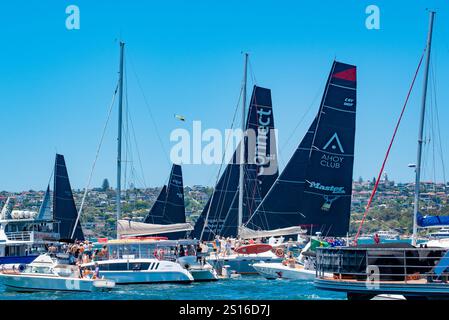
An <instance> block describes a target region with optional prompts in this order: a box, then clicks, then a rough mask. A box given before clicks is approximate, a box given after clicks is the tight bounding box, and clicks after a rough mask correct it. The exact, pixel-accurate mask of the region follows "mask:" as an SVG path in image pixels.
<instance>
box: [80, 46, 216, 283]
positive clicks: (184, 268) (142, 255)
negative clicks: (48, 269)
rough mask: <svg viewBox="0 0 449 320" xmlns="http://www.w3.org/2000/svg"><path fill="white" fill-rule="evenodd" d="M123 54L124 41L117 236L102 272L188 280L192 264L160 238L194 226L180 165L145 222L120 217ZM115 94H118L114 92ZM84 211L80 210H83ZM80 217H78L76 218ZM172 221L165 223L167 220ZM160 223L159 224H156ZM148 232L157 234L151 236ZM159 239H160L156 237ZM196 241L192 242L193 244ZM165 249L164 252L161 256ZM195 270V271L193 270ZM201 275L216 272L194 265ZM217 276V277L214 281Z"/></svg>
mask: <svg viewBox="0 0 449 320" xmlns="http://www.w3.org/2000/svg"><path fill="white" fill-rule="evenodd" d="M124 54H125V44H124V43H123V42H120V69H119V80H118V90H117V91H116V93H117V92H118V95H119V103H118V109H119V110H118V111H119V112H118V113H119V116H118V139H117V142H118V143H117V188H116V210H117V212H116V214H117V220H116V221H117V239H116V240H112V241H108V243H107V244H106V245H107V247H108V249H109V255H108V258H107V259H105V260H101V261H97V263H98V267H99V269H100V274H104V275H106V276H107V278H108V279H111V280H113V281H115V282H116V283H117V284H138V283H139V284H141V283H161V282H176V283H189V282H192V281H194V277H193V276H192V273H191V272H190V271H189V268H188V267H190V266H189V265H188V264H187V263H185V264H184V265H181V264H180V263H178V261H176V260H173V259H167V257H168V254H167V251H170V250H171V249H173V250H175V249H174V247H177V245H175V246H174V247H173V248H172V244H167V243H166V242H163V241H158V239H160V238H164V237H160V236H161V235H163V236H164V235H166V234H172V233H173V232H175V233H178V234H179V233H182V234H185V232H186V231H190V230H191V229H192V227H191V226H190V224H187V223H185V213H184V210H185V209H184V195H183V184H182V173H181V170H180V167H179V166H176V165H175V166H174V167H173V169H172V172H171V175H170V181H169V185H168V187H165V188H163V189H162V192H161V194H160V195H159V197H158V201H157V202H156V203H155V205H154V206H153V208H152V209H151V211H150V213H149V215H148V216H147V218H146V219H145V222H147V223H142V222H135V221H131V220H121V209H122V208H121V192H122V190H121V179H122V128H123V85H124V81H123V79H124ZM114 97H115V95H114ZM80 212H81V210H80ZM77 220H79V217H78V218H77ZM167 222H169V223H171V224H165V223H167ZM154 223H157V224H154ZM148 235H156V236H157V237H150V238H148V237H147V236H148ZM156 238H158V239H156ZM193 245H194V244H193V243H192V244H191V246H193ZM160 250H162V251H163V254H162V255H159V251H160ZM94 265H95V263H94V262H92V263H86V264H83V265H82V266H83V267H86V268H93V267H94ZM193 269H195V270H193ZM191 271H192V272H193V273H195V271H198V272H197V273H196V274H197V275H198V278H202V279H201V280H204V279H203V278H206V276H205V274H208V275H209V277H210V278H214V273H213V272H211V271H210V270H209V269H207V268H202V269H201V268H192V270H191ZM215 279H216V278H214V280H215Z"/></svg>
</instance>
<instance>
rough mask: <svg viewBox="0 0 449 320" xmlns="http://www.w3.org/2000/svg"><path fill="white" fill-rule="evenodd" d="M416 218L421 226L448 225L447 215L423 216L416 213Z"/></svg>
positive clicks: (448, 218) (448, 217)
mask: <svg viewBox="0 0 449 320" xmlns="http://www.w3.org/2000/svg"><path fill="white" fill-rule="evenodd" d="M417 220H418V221H417V222H418V226H420V227H421V228H430V227H442V226H449V216H423V215H422V214H420V213H418V217H417Z"/></svg>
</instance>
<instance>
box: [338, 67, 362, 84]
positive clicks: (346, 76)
mask: <svg viewBox="0 0 449 320" xmlns="http://www.w3.org/2000/svg"><path fill="white" fill-rule="evenodd" d="M333 77H334V78H338V79H343V80H347V81H356V78H357V76H356V68H351V69H347V70H344V71H340V72H338V73H335V74H334V76H333Z"/></svg>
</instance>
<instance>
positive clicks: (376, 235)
mask: <svg viewBox="0 0 449 320" xmlns="http://www.w3.org/2000/svg"><path fill="white" fill-rule="evenodd" d="M374 243H375V244H379V243H380V237H379V235H378V234H377V233H376V234H375V235H374Z"/></svg>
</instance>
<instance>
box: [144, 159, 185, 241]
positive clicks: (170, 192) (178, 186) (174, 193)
mask: <svg viewBox="0 0 449 320" xmlns="http://www.w3.org/2000/svg"><path fill="white" fill-rule="evenodd" d="M144 223H148V224H158V225H170V224H179V223H186V213H185V205H184V184H183V178H182V168H181V166H179V165H176V164H174V165H173V167H172V170H171V172H170V178H169V181H168V186H167V185H164V187H163V188H162V190H161V192H160V193H159V196H158V197H157V200H156V202H155V203H154V205H153V206H152V207H151V209H150V212H149V213H148V215H147V216H146V218H145V220H144ZM160 236H166V237H168V238H169V239H182V238H185V237H186V232H184V231H183V232H174V233H168V234H163V235H161V234H160Z"/></svg>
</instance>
